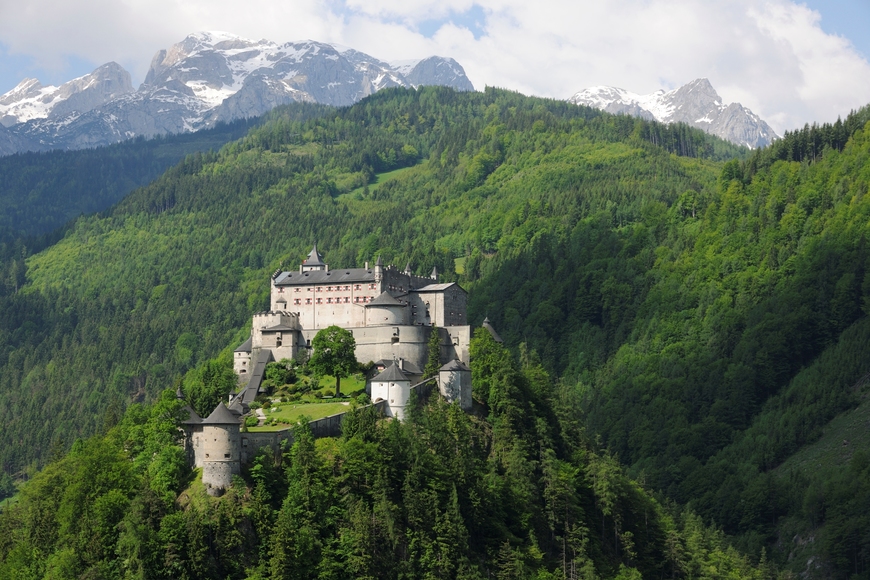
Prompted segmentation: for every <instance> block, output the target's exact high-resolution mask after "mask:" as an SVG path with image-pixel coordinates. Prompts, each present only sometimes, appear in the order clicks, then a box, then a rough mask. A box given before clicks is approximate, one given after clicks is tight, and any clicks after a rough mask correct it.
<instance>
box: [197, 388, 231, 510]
mask: <svg viewBox="0 0 870 580" xmlns="http://www.w3.org/2000/svg"><path fill="white" fill-rule="evenodd" d="M200 425H202V436H201V438H200V443H201V445H202V451H201V453H202V483H203V485H204V486H205V487H206V489H207V490H208V493H209V495H220V494H221V493H222V492H223V490H225V489H228V488H229V487H230V486H231V485H232V484H233V475H238V474H239V473H241V456H240V454H241V436H240V435H239V418H238V417H236V416H235V415H234V414H233V413H232V412H231V411H230V410H229V409H227V408H226V406H224V404H223V403H218V406H217V407H215V410H214V411H212V413H211V415H209V416H208V418H206V419H203V420H202V422H201V423H200Z"/></svg>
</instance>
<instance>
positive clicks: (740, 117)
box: [568, 79, 779, 148]
mask: <svg viewBox="0 0 870 580" xmlns="http://www.w3.org/2000/svg"><path fill="white" fill-rule="evenodd" d="M568 100H569V101H570V102H572V103H574V104H577V105H586V106H589V107H595V108H596V109H601V110H602V111H607V112H608V113H615V114H624V115H633V116H635V117H642V118H644V119H649V120H653V119H654V120H657V121H661V122H662V123H678V122H682V123H686V124H688V125H691V126H693V127H697V128H699V129H703V130H704V131H706V132H707V133H710V134H711V135H716V136H717V137H721V138H722V139H725V140H727V141H731V142H732V143H736V144H738V145H746V146H747V147H751V148H756V147H764V146H765V145H767V144H769V143H770V142H771V141H773V140H774V139H777V138H778V137H779V136H778V135H777V134H776V133H775V132H774V130H773V129H771V127H770V125H768V124H767V123H765V122H764V120H762V119H761V118H760V117H759V116H758V115H756V114H755V113H753V112H752V111H750V110H749V109H747V108H746V107H744V106H743V105H741V104H740V103H731V104H729V105H726V104H724V103H723V102H722V97H720V96H719V95H718V93H716V90H715V89H714V88H713V86H712V85H711V84H710V81H708V80H707V79H697V80H694V81H692V82H690V83H688V84H686V85H683V86H682V87H680V88H678V89H674V90H673V91H667V92H666V91H664V90H658V91H656V92H654V93H652V94H649V95H638V94H635V93H631V92H629V91H626V90H624V89H619V88H616V87H591V88H588V89H584V90H582V91H580V92H579V93H577V94H575V95H574V96H573V97H571V98H570V99H568Z"/></svg>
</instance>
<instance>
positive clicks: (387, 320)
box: [365, 292, 408, 326]
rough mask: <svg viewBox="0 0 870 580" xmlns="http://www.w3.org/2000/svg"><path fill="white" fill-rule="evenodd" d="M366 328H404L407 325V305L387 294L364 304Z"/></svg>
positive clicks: (382, 294) (383, 293) (384, 293)
mask: <svg viewBox="0 0 870 580" xmlns="http://www.w3.org/2000/svg"><path fill="white" fill-rule="evenodd" d="M365 308H366V326H390V325H399V326H404V325H406V324H408V308H407V304H403V303H402V302H399V301H398V300H396V299H395V298H393V297H392V296H391V295H390V293H389V292H382V293H381V295H380V296H378V297H377V298H375V299H374V300H372V301H371V302H369V303H368V304H366V306H365Z"/></svg>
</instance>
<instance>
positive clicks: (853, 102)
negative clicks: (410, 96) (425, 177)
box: [0, 0, 870, 133]
mask: <svg viewBox="0 0 870 580" xmlns="http://www.w3.org/2000/svg"><path fill="white" fill-rule="evenodd" d="M0 14H2V18H0V43H2V44H3V45H5V47H6V49H7V52H9V53H11V54H19V55H27V56H29V57H30V58H31V59H32V62H33V65H34V67H38V68H41V69H46V70H59V69H64V67H69V61H70V59H76V60H79V61H85V62H89V63H92V64H93V65H94V68H95V67H96V66H98V65H100V64H103V63H105V62H108V61H112V60H114V61H116V62H119V63H120V64H122V65H123V66H124V67H125V68H128V70H130V71H131V73H132V74H133V78H134V82H141V80H142V79H143V78H144V76H145V72H146V71H147V69H148V66H149V64H150V61H151V58H152V57H153V55H154V54H155V53H156V52H157V50H159V49H162V48H167V47H168V46H170V45H171V44H174V43H176V42H178V41H180V40H181V39H182V38H184V37H185V36H186V35H187V34H189V33H191V32H195V31H201V30H224V31H228V32H232V33H234V34H238V35H240V36H243V37H246V38H252V39H260V38H267V39H270V40H273V41H276V42H285V41H290V40H302V39H309V38H310V39H313V40H320V41H324V42H333V43H339V44H343V45H346V46H351V47H353V48H356V49H357V50H361V51H363V52H367V53H369V54H371V55H373V56H375V57H378V58H380V59H382V60H387V61H390V60H399V59H409V58H422V57H425V56H428V55H431V54H438V55H442V56H451V57H453V58H455V59H456V60H457V61H459V62H460V63H461V64H462V65H463V66H464V67H465V70H466V73H467V74H468V76H469V78H470V79H471V81H472V82H473V83H474V85H475V86H476V87H477V88H478V89H482V88H483V87H484V86H486V85H490V86H498V87H505V88H510V89H514V90H517V91H520V92H522V93H526V94H533V95H539V96H545V97H554V98H567V97H569V96H571V95H572V94H573V93H575V92H577V91H579V90H581V89H583V88H586V87H589V86H594V85H613V86H618V87H622V88H625V89H628V90H630V91H633V92H636V93H648V92H652V91H654V90H657V89H659V88H665V89H670V88H675V87H677V86H680V85H682V84H685V83H686V82H688V81H691V80H693V79H695V78H698V77H707V78H709V79H710V81H711V83H712V84H713V86H714V87H716V89H717V90H718V91H719V93H720V94H721V95H722V97H723V98H724V99H725V101H728V102H730V101H739V102H741V103H743V104H744V105H746V106H748V107H749V108H751V109H752V110H753V111H755V112H756V113H758V114H759V115H761V116H762V117H763V118H764V119H766V120H767V121H768V122H769V123H770V124H771V125H772V126H773V127H774V128H775V129H776V130H777V131H778V132H780V133H781V132H782V131H784V130H786V129H793V128H796V127H800V126H802V125H803V124H804V123H806V122H810V123H812V122H824V121H833V120H835V119H836V118H837V116H838V115H845V114H846V113H848V112H849V110H851V109H854V108H857V107H860V106H862V105H865V104H867V103H870V63H868V61H867V60H866V59H865V58H863V57H862V56H861V54H860V53H859V52H858V51H856V50H855V48H854V47H853V46H852V45H851V43H850V42H849V41H848V40H846V39H844V38H842V37H839V36H834V35H829V34H826V33H825V32H824V31H823V30H822V29H821V27H820V16H819V14H818V13H817V12H814V11H812V10H811V9H809V8H807V7H806V6H805V5H803V4H798V3H795V2H792V1H790V0H767V1H765V0H719V1H717V2H709V1H708V0H613V1H608V2H601V1H600V0H598V1H585V0H583V1H574V2H565V1H564V0H539V1H538V2H535V3H530V2H528V1H527V0H522V1H521V0H478V1H472V0H439V1H437V2H435V1H429V0H421V1H413V0H336V1H333V2H320V1H314V0H294V1H292V2H274V1H273V0H268V1H267V0H247V1H246V2H244V3H239V2H235V1H232V2H231V1H229V0H209V1H205V0H183V1H182V0H147V1H145V0H126V1H124V2H118V1H117V0H85V1H84V2H76V3H66V2H59V1H58V0H29V1H28V2H26V3H24V2H14V1H13V0H0ZM79 74H81V73H79ZM71 76H72V75H71ZM8 88H11V86H10V87H7V88H6V89H4V90H8Z"/></svg>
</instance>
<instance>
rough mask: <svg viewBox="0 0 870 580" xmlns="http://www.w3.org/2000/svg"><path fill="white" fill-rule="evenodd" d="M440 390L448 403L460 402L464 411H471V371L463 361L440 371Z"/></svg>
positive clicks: (453, 363)
mask: <svg viewBox="0 0 870 580" xmlns="http://www.w3.org/2000/svg"><path fill="white" fill-rule="evenodd" d="M438 390H439V391H440V392H441V396H442V397H444V399H445V400H446V401H447V402H448V403H452V402H453V401H459V407H460V408H461V409H462V410H463V411H465V412H469V411H471V369H470V368H468V365H467V364H465V363H464V362H462V361H461V360H452V361H450V362H449V363H447V364H446V365H444V366H443V367H441V368H440V369H438Z"/></svg>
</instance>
